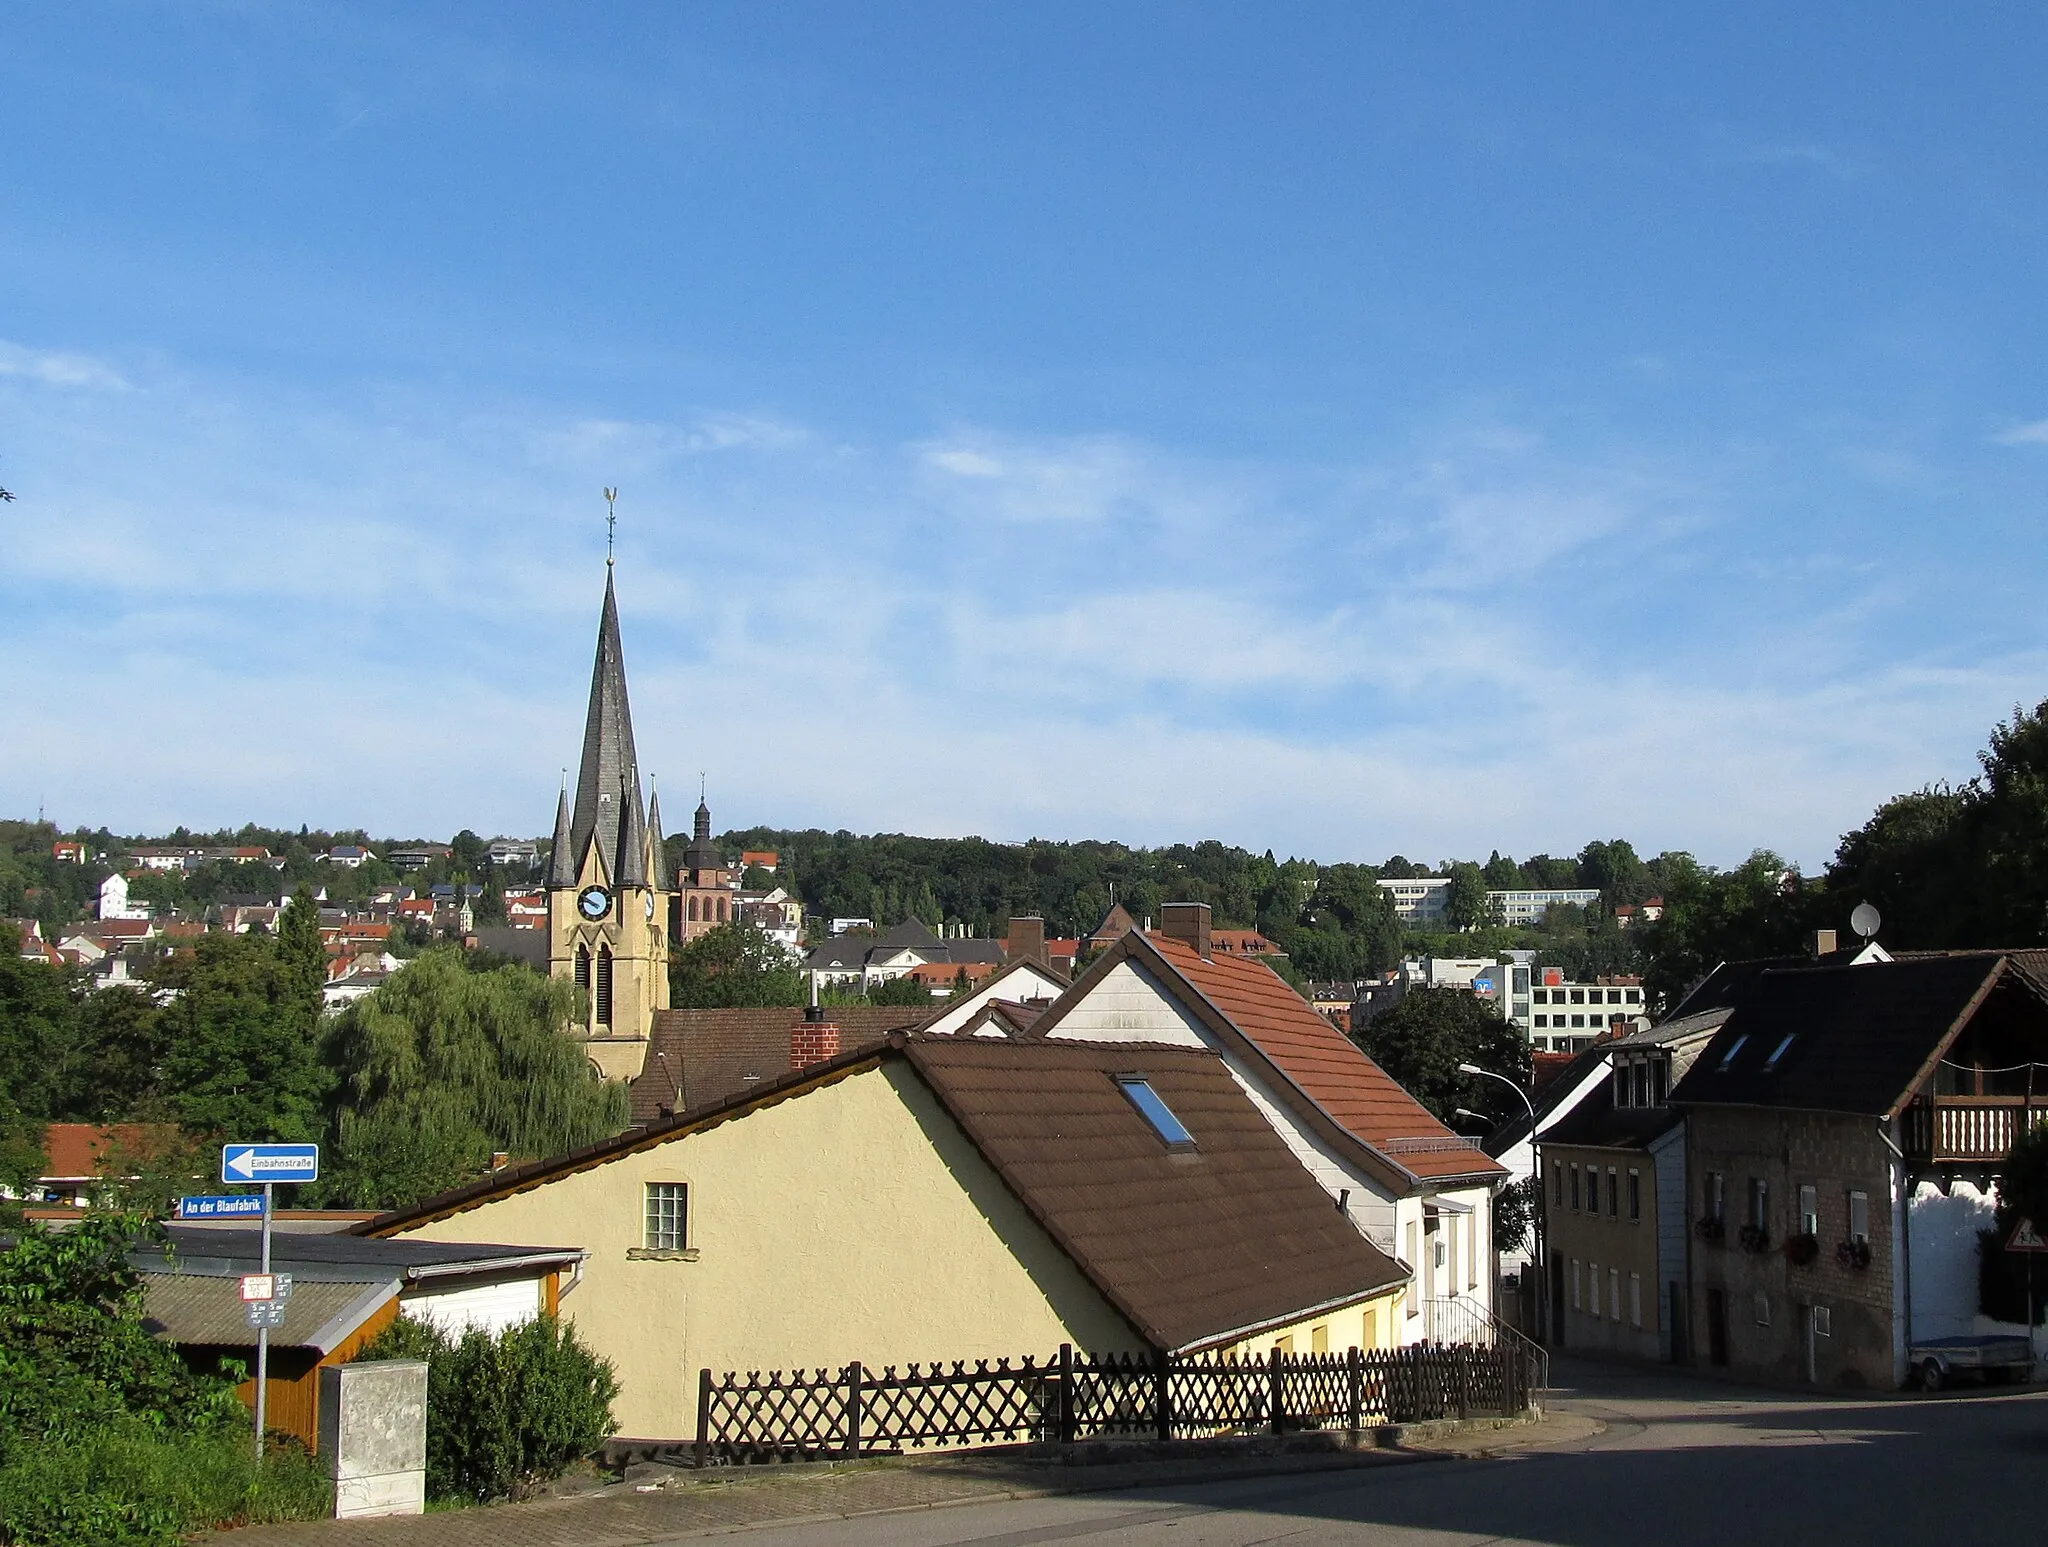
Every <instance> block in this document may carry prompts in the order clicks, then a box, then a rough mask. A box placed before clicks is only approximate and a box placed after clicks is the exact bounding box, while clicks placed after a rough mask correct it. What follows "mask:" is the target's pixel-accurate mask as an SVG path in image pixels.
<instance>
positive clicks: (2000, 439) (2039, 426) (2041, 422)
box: [1991, 419, 2048, 446]
mask: <svg viewBox="0 0 2048 1547" xmlns="http://www.w3.org/2000/svg"><path fill="white" fill-rule="evenodd" d="M1991 439H1992V440H1993V441H1994V442H1995V443H1996V444H1998V445H2000V446H2048V419H2036V420H2034V421H2032V422H2031V423H2029V424H2015V425H2013V426H2012V427H2011V428H2009V429H2004V430H2000V431H1999V432H1998V433H1997V434H1996V435H1993V436H1992V437H1991Z"/></svg>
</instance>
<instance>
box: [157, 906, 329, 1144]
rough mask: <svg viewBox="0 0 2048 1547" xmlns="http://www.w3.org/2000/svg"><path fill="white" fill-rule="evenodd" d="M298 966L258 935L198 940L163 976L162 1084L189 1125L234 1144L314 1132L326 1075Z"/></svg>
mask: <svg viewBox="0 0 2048 1547" xmlns="http://www.w3.org/2000/svg"><path fill="white" fill-rule="evenodd" d="M306 977H307V975H306V971H305V968H304V964H303V963H301V962H298V961H296V960H294V961H286V960H283V959H281V958H280V954H279V950H278V945H277V943H276V942H273V941H270V940H266V939H263V938H262V937H260V936H255V935H226V934H209V935H202V936H201V937H200V938H199V939H198V940H196V941H194V942H193V950H192V954H191V955H190V956H183V955H180V956H175V957H172V958H171V959H170V960H169V961H168V962H167V963H166V964H165V967H164V970H163V972H162V974H161V981H162V984H163V986H165V987H168V988H172V989H175V990H176V991H177V997H176V998H175V999H173V1000H172V1001H171V1002H170V1003H169V1004H168V1005H167V1006H165V1008H164V1011H163V1028H162V1029H163V1039H164V1046H165V1053H164V1085H165V1089H166V1091H167V1092H168V1093H169V1100H170V1104H171V1106H172V1108H173V1110H175V1111H176V1113H177V1115H178V1117H179V1119H180V1120H181V1121H182V1122H183V1123H184V1124H185V1126H186V1127H187V1128H189V1129H192V1130H194V1131H195V1132H199V1133H206V1134H213V1135H218V1136H221V1137H225V1138H232V1139H281V1140H304V1139H314V1138H317V1137H318V1136H319V1133H320V1128H321V1117H322V1107H323V1105H324V1097H325V1095H326V1091H327V1079H326V1076H325V1073H324V1071H323V1070H322V1068H321V1065H320V1058H319V1047H318V1043H317V1042H316V1040H315V1027H316V1025H317V1022H318V1016H319V1010H318V999H317V989H316V990H315V991H314V995H313V998H312V999H311V1001H310V1002H309V999H308V994H307V982H306Z"/></svg>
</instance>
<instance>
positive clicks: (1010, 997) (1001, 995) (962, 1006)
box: [924, 963, 1066, 1037]
mask: <svg viewBox="0 0 2048 1547" xmlns="http://www.w3.org/2000/svg"><path fill="white" fill-rule="evenodd" d="M1065 988H1066V985H1065V984H1064V983H1061V982H1060V981H1059V980H1058V979H1057V978H1055V977H1054V976H1053V975H1052V974H1051V973H1049V972H1041V971H1040V970H1039V969H1038V968H1037V967H1036V966H1034V965H1031V964H1029V963H1027V964H1026V965H1024V966H1022V967H1019V968H1017V969H1016V970H1015V971H1013V972H1008V973H1005V974H1003V975H1002V976H1001V977H1000V978H994V979H991V980H990V981H988V982H987V983H984V984H982V985H981V987H979V988H975V989H970V990H969V991H968V992H966V993H964V994H962V995H961V996H960V997H959V998H958V999H956V1000H954V1001H953V1002H952V1003H951V1004H950V1005H948V1006H947V1007H946V1013H945V1014H944V1015H942V1016H940V1017H939V1018H938V1019H937V1020H935V1021H933V1022H932V1023H931V1024H930V1025H928V1026H926V1027H925V1028H924V1029H925V1030H926V1031H928V1032H936V1033H937V1034H939V1035H940V1036H948V1037H949V1036H951V1035H952V1034H953V1033H954V1032H956V1031H958V1030H959V1029H960V1028H961V1027H962V1026H965V1025H966V1024H967V1023H968V1022H969V1021H971V1020H972V1019H974V1016H975V1012H977V1011H978V1010H980V1009H981V1007H982V1006H983V1005H985V1004H987V1003H988V1002H989V1001H990V1000H992V999H997V1000H1001V1001H1002V1002H1003V1003H1004V1004H1023V1003H1024V1002H1025V1001H1027V1000H1031V999H1057V998H1058V997H1059V996H1060V994H1061V993H1062V992H1063V991H1064V990H1065Z"/></svg>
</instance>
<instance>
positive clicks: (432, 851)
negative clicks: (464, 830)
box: [384, 843, 455, 870]
mask: <svg viewBox="0 0 2048 1547" xmlns="http://www.w3.org/2000/svg"><path fill="white" fill-rule="evenodd" d="M454 853H455V851H454V850H453V849H451V848H450V847H448V845H447V844H445V843H421V844H411V845H408V846H407V847H405V848H402V849H387V850H385V852H384V863H385V864H387V865H389V866H390V867H391V868H392V869H393V870H425V869H426V868H427V866H429V865H431V864H433V863H434V861H435V860H437V859H448V858H450V857H451V856H452V855H453V854H454Z"/></svg>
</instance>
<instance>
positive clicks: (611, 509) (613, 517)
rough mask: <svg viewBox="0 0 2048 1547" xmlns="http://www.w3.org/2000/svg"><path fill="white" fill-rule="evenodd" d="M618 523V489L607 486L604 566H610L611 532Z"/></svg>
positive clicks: (605, 494)
mask: <svg viewBox="0 0 2048 1547" xmlns="http://www.w3.org/2000/svg"><path fill="white" fill-rule="evenodd" d="M618 524H619V491H618V490H617V489H614V488H610V487H607V488H606V489H605V491H604V567H605V568H606V569H610V568H611V567H612V533H613V532H614V531H615V530H616V529H617V527H618Z"/></svg>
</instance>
